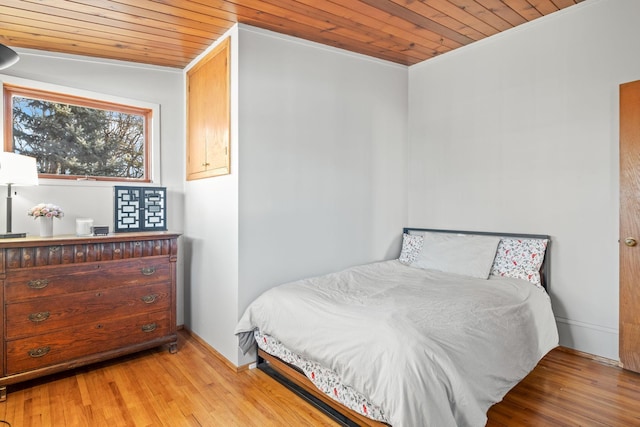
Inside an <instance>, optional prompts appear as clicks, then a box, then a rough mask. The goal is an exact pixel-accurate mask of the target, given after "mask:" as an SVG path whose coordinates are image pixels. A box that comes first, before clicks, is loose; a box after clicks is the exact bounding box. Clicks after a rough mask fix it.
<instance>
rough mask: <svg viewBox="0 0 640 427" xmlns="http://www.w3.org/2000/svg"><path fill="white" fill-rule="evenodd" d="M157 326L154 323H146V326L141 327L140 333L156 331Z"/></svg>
mask: <svg viewBox="0 0 640 427" xmlns="http://www.w3.org/2000/svg"><path fill="white" fill-rule="evenodd" d="M157 327H158V326H157V325H156V324H155V323H148V324H146V325H142V328H140V329H142V332H153V331H155V330H156V328H157Z"/></svg>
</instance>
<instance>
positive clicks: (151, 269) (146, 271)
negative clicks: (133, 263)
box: [140, 267, 156, 276]
mask: <svg viewBox="0 0 640 427" xmlns="http://www.w3.org/2000/svg"><path fill="white" fill-rule="evenodd" d="M140 272H141V273H142V274H143V275H144V276H151V275H152V274H153V273H155V272H156V268H155V267H144V268H141V269H140Z"/></svg>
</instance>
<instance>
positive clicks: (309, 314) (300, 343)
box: [235, 261, 558, 427]
mask: <svg viewBox="0 0 640 427" xmlns="http://www.w3.org/2000/svg"><path fill="white" fill-rule="evenodd" d="M254 329H259V330H260V331H262V332H263V333H266V334H268V335H271V336H273V337H274V338H276V339H278V340H279V341H280V342H281V343H282V344H284V345H285V346H286V347H287V348H289V349H290V350H292V351H294V352H296V353H298V354H300V355H302V356H304V357H306V358H308V359H311V360H313V361H316V362H318V363H320V364H322V365H324V366H326V367H328V368H331V369H333V370H334V371H335V372H336V373H337V374H338V375H339V376H340V378H341V379H342V381H343V382H344V383H345V384H347V385H350V386H351V387H353V388H354V389H355V390H358V391H359V392H361V393H362V394H363V395H364V396H366V397H368V398H369V399H370V400H371V401H372V402H373V403H375V404H377V405H378V406H380V408H381V409H382V410H383V412H384V414H385V415H386V417H387V419H389V421H390V422H391V424H392V425H393V426H395V427H400V426H409V427H414V426H433V427H445V426H484V425H485V424H486V420H487V418H486V412H487V410H488V409H489V408H490V407H491V405H493V404H494V403H496V402H499V401H500V400H501V399H502V397H503V396H504V395H505V394H506V393H507V392H508V391H509V389H510V388H511V387H513V386H514V385H515V384H516V383H518V382H519V381H520V380H521V379H522V378H524V376H526V374H527V373H529V372H530V371H531V370H532V369H533V368H534V367H535V365H536V364H537V363H538V361H539V360H540V359H541V358H542V357H543V356H544V355H545V354H546V353H547V352H548V351H549V350H551V349H552V348H553V347H555V346H556V345H557V344H558V332H557V329H556V325H555V320H554V317H553V313H552V311H551V304H550V301H549V297H548V296H547V294H546V293H545V292H544V291H543V290H542V289H541V288H538V287H536V286H534V285H532V284H530V283H528V282H526V281H523V280H520V279H505V278H498V277H493V276H492V277H491V278H490V279H489V280H479V279H472V278H467V277H464V276H456V275H451V274H446V273H440V272H436V271H429V270H422V269H418V268H413V267H407V266H405V265H403V264H401V263H400V262H398V261H385V262H380V263H374V264H369V265H364V266H359V267H354V268H351V269H348V270H345V271H342V272H339V273H335V274H329V275H326V276H321V277H316V278H312V279H306V280H300V281H297V282H293V283H289V284H285V285H282V286H278V287H275V288H273V289H270V290H269V291H267V292H265V293H264V294H263V295H261V296H260V297H259V298H257V299H256V300H255V301H254V302H253V303H252V304H251V305H250V306H249V307H248V308H247V310H246V312H245V313H244V315H243V316H242V318H241V319H240V321H239V323H238V325H237V327H236V331H235V332H236V334H237V335H238V336H239V338H240V342H241V346H242V347H243V349H244V350H245V351H246V350H247V349H248V345H250V343H251V341H250V340H251V336H252V334H251V331H253V330H254Z"/></svg>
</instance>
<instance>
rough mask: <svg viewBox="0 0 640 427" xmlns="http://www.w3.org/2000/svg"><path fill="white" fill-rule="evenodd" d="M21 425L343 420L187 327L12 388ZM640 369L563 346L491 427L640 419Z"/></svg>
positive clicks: (3, 413) (493, 415)
mask: <svg viewBox="0 0 640 427" xmlns="http://www.w3.org/2000/svg"><path fill="white" fill-rule="evenodd" d="M8 391H9V394H8V398H7V400H6V401H5V402H0V419H3V420H6V421H8V422H10V423H11V425H12V426H13V427H18V426H19V427H59V426H74V427H75V426H79V427H80V426H92V427H102V426H105V427H112V426H119V427H121V426H122V427H125V426H126V427H128V426H135V427H139V426H143V427H146V426H171V427H183V426H184V427H202V426H225V427H227V426H230V427H233V426H241V427H245V426H246V427H254V426H255V427H263V426H336V423H334V422H333V421H332V420H331V419H330V418H328V417H327V416H326V415H324V414H323V413H321V412H319V411H318V410H317V409H315V408H314V407H312V406H311V405H309V404H308V403H306V402H305V401H304V400H302V399H300V398H298V397H297V396H295V395H294V394H293V393H291V392H290V391H289V390H287V389H285V388H284V387H283V386H282V385H280V384H279V383H277V382H276V381H274V380H273V379H272V378H270V377H268V376H267V375H265V374H264V373H263V372H261V371H258V370H255V369H253V370H245V371H243V372H240V373H236V372H234V371H233V370H231V369H229V367H228V366H227V365H226V364H225V363H223V362H222V361H220V360H219V359H218V358H217V357H216V356H215V355H214V353H213V352H212V351H210V349H208V348H206V347H204V346H202V345H201V343H199V342H198V341H196V339H194V338H192V337H191V336H190V335H188V334H187V333H185V332H180V333H179V351H178V352H177V353H176V354H170V353H169V352H168V351H167V350H166V349H163V348H159V349H152V350H148V351H145V352H142V353H138V354H137V355H131V356H126V357H123V358H119V359H116V360H114V361H109V362H103V363H100V364H96V365H92V366H88V367H83V368H79V369H77V370H75V371H70V372H67V373H62V374H56V375H52V376H49V377H45V378H39V379H36V380H33V381H30V382H26V383H22V384H17V385H14V386H10V387H9V388H8ZM639 401H640V374H637V373H633V372H630V371H625V370H623V369H620V368H618V367H615V366H611V365H610V364H606V363H602V362H601V361H598V360H591V359H588V358H585V357H580V356H579V355H576V354H572V353H571V352H567V351H563V350H561V349H556V350H553V351H552V352H550V353H549V354H548V355H547V356H546V357H545V358H544V359H543V360H542V361H541V362H540V364H539V365H538V366H537V367H536V369H535V370H534V371H533V372H531V374H529V375H528V376H527V377H526V378H525V379H524V380H523V381H522V382H521V383H520V384H518V385H517V386H516V387H515V388H514V389H513V390H511V391H510V392H509V393H508V394H507V395H506V396H505V398H504V400H503V401H502V402H500V403H498V404H496V405H494V406H493V407H492V408H491V409H490V410H489V413H488V417H489V421H488V423H487V426H489V427H512V426H535V427H538V426H554V427H557V426H567V427H574V426H596V427H597V426H609V427H618V426H620V427H622V426H624V427H626V426H640V405H638V402H639Z"/></svg>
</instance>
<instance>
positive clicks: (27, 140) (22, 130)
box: [12, 96, 145, 179]
mask: <svg viewBox="0 0 640 427" xmlns="http://www.w3.org/2000/svg"><path fill="white" fill-rule="evenodd" d="M12 107H13V108H12V112H13V123H12V126H13V151H14V152H15V153H18V154H24V155H28V156H32V157H35V158H36V161H37V164H38V171H39V173H40V174H49V175H66V176H80V177H115V178H123V179H144V178H145V117H144V116H143V115H136V114H129V113H123V112H119V111H110V110H103V109H97V108H90V107H84V106H76V105H69V104H64V103H58V102H53V101H47V100H41V99H31V98H27V97H21V96H13V100H12Z"/></svg>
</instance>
